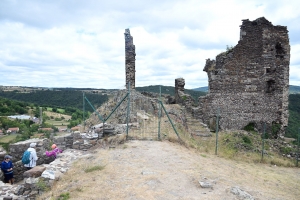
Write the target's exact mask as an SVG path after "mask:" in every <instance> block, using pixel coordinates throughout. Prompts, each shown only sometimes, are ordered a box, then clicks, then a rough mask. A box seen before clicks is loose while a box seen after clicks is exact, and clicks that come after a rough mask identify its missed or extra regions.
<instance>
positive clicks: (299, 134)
mask: <svg viewBox="0 0 300 200" xmlns="http://www.w3.org/2000/svg"><path fill="white" fill-rule="evenodd" d="M299 141H300V128H298V144H297V161H296V166H297V167H298V162H299Z"/></svg>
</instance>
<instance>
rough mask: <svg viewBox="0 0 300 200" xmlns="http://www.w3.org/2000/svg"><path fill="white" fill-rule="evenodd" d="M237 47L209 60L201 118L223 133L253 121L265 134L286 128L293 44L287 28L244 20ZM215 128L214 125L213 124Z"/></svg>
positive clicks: (258, 21)
mask: <svg viewBox="0 0 300 200" xmlns="http://www.w3.org/2000/svg"><path fill="white" fill-rule="evenodd" d="M240 33H241V36H240V41H239V42H238V44H237V45H236V46H235V47H233V48H229V49H228V50H227V51H226V52H224V53H221V54H219V55H217V57H216V60H210V59H207V60H206V65H205V67H204V69H203V70H204V71H205V72H207V75H208V81H209V92H208V94H207V95H206V96H205V97H201V98H199V105H200V107H201V109H200V110H199V113H198V116H199V117H201V118H202V120H203V122H204V123H206V124H211V123H209V122H213V121H215V120H216V116H217V110H218V108H219V111H220V114H219V128H220V129H223V130H226V129H228V130H230V129H243V128H244V127H245V126H246V125H248V124H249V123H250V122H253V123H254V124H255V126H256V128H257V129H258V130H260V131H262V130H263V123H264V122H265V123H267V129H268V131H269V132H271V129H272V128H271V127H272V126H274V125H276V124H277V125H276V126H279V131H277V133H275V134H274V135H275V137H278V136H279V137H281V136H282V135H283V134H284V131H285V127H286V126H287V123H288V89H289V63H290V45H289V37H288V30H287V28H286V27H285V26H273V25H272V23H271V22H269V21H268V20H266V19H265V18H264V17H262V18H258V19H256V20H254V21H249V20H243V23H242V25H241V31H240ZM213 124H215V123H213Z"/></svg>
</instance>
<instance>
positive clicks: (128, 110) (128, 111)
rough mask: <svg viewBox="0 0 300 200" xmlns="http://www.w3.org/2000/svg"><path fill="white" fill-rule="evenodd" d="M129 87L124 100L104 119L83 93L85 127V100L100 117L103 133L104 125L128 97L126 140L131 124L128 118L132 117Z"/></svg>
mask: <svg viewBox="0 0 300 200" xmlns="http://www.w3.org/2000/svg"><path fill="white" fill-rule="evenodd" d="M128 85H129V86H128V91H127V94H126V95H125V96H124V97H123V98H122V100H121V101H120V102H119V103H118V104H117V105H116V107H115V108H114V109H113V110H112V111H111V113H110V114H109V115H108V116H107V117H106V118H103V117H102V116H101V115H100V114H99V112H98V111H97V110H96V109H95V108H94V106H93V105H92V104H91V102H90V101H89V100H88V98H87V97H86V96H85V95H84V93H83V123H84V126H85V121H84V112H85V101H84V100H86V101H87V102H88V103H89V104H90V106H91V107H92V109H93V110H94V112H95V113H96V114H97V115H98V118H99V119H100V120H101V121H102V123H103V131H104V123H105V122H106V121H107V120H108V119H109V118H110V117H111V115H112V114H113V113H114V112H115V111H116V110H117V108H118V107H119V106H120V105H121V104H122V102H123V101H124V100H125V99H126V98H127V97H128V104H127V115H126V124H127V129H126V138H128V122H129V120H128V117H129V115H130V83H129V84H128Z"/></svg>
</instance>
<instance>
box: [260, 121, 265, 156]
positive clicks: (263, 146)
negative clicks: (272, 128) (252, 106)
mask: <svg viewBox="0 0 300 200" xmlns="http://www.w3.org/2000/svg"><path fill="white" fill-rule="evenodd" d="M265 137H266V123H264V134H263V138H262V147H261V160H263V159H264V149H265Z"/></svg>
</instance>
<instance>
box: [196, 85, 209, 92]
mask: <svg viewBox="0 0 300 200" xmlns="http://www.w3.org/2000/svg"><path fill="white" fill-rule="evenodd" d="M192 90H195V91H201V92H208V86H204V87H198V88H194V89H192Z"/></svg>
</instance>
